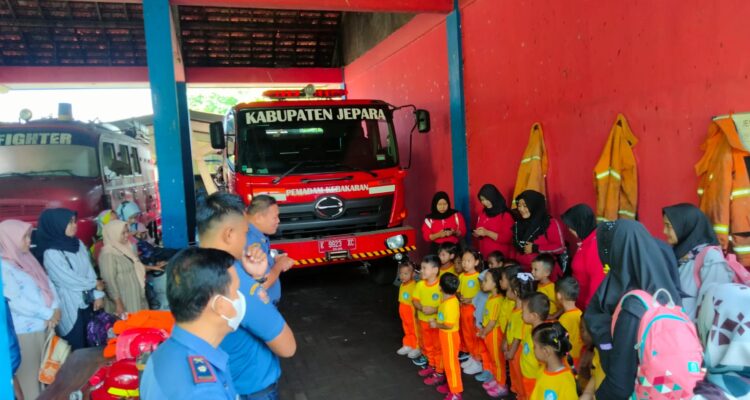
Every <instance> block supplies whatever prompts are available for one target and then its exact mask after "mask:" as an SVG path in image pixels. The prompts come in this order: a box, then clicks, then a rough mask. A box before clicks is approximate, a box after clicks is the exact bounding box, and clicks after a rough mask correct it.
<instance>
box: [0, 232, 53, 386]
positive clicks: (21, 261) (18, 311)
mask: <svg viewBox="0 0 750 400" xmlns="http://www.w3.org/2000/svg"><path fill="white" fill-rule="evenodd" d="M30 246H31V224H29V223H26V222H22V221H17V220H6V221H3V222H0V253H2V274H3V295H4V296H5V297H6V298H7V299H8V301H9V306H10V315H8V318H10V317H11V316H12V319H13V326H14V329H15V334H16V335H17V336H18V343H19V345H20V348H21V365H20V366H19V369H18V371H17V375H16V376H17V378H18V382H19V384H20V386H21V389H22V390H23V393H24V394H25V396H26V397H27V398H30V399H35V398H37V396H39V393H40V391H41V387H40V386H39V368H40V367H41V363H42V351H43V350H44V341H45V339H46V337H47V334H46V332H47V330H48V329H54V328H55V326H57V323H58V322H59V321H60V305H59V301H58V298H57V293H55V289H54V288H53V285H52V282H51V281H50V279H49V277H47V274H46V273H44V269H42V266H41V265H39V262H38V261H37V260H36V258H34V256H33V255H32V254H31V253H30V252H29V248H30Z"/></svg>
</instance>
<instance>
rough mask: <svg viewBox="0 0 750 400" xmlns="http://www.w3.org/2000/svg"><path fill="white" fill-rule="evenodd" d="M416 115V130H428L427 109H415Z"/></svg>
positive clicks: (428, 113) (422, 131)
mask: <svg viewBox="0 0 750 400" xmlns="http://www.w3.org/2000/svg"><path fill="white" fill-rule="evenodd" d="M414 114H416V116H417V130H418V131H419V133H427V132H429V131H430V112H429V111H427V110H417V111H415V112H414Z"/></svg>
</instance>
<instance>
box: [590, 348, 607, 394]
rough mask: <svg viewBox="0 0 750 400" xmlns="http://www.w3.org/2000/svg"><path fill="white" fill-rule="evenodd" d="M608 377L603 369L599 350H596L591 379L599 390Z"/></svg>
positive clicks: (592, 362)
mask: <svg viewBox="0 0 750 400" xmlns="http://www.w3.org/2000/svg"><path fill="white" fill-rule="evenodd" d="M606 376H607V375H606V374H605V373H604V369H603V368H602V362H601V360H600V359H599V349H594V359H593V360H592V361H591V379H593V380H594V384H595V385H596V388H597V389H599V386H600V385H601V384H602V382H604V378H605V377H606Z"/></svg>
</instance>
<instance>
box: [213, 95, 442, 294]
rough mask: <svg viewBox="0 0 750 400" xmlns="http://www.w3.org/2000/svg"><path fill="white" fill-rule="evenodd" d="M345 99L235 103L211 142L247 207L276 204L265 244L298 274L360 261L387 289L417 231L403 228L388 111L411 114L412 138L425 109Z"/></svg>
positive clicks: (421, 127)
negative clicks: (266, 200) (256, 199)
mask: <svg viewBox="0 0 750 400" xmlns="http://www.w3.org/2000/svg"><path fill="white" fill-rule="evenodd" d="M345 95H346V90H345V89H336V90H321V89H317V90H316V89H315V88H314V87H313V86H312V85H308V86H307V87H305V88H304V89H302V90H271V91H266V92H264V96H265V97H268V98H269V101H262V102H253V103H242V104H238V105H236V106H234V107H233V108H232V109H231V110H230V111H229V112H228V113H227V115H226V117H225V119H224V121H223V122H217V123H213V124H212V125H211V126H210V135H211V145H212V147H213V148H214V149H218V150H221V151H222V154H223V157H222V158H223V172H222V174H223V181H224V182H225V189H226V190H228V191H230V192H232V193H236V194H238V195H240V196H241V197H242V198H243V200H244V201H245V202H246V203H249V202H250V201H251V200H252V198H253V196H258V195H261V194H265V195H269V196H271V197H273V198H275V199H276V201H277V203H278V205H279V218H280V225H279V228H278V231H277V232H276V234H275V235H273V236H272V237H271V246H272V248H273V249H275V250H277V251H279V252H285V253H287V254H288V255H289V256H290V257H292V258H294V259H295V260H297V263H296V265H295V268H304V267H312V266H319V265H327V264H332V263H343V262H351V261H362V262H365V263H366V265H368V267H369V269H370V273H371V276H372V278H373V279H374V280H375V281H376V282H379V283H390V282H393V279H394V278H395V273H396V269H395V262H394V260H399V259H402V258H403V257H404V255H405V253H408V252H410V251H412V250H415V249H416V246H415V244H416V233H415V230H414V228H412V227H410V226H406V225H404V220H405V219H406V215H407V210H406V205H405V202H404V191H405V188H404V178H405V177H406V171H405V169H404V168H403V167H402V166H401V164H400V160H399V151H398V143H397V141H396V131H395V129H394V124H393V115H394V112H396V111H397V110H401V109H406V110H412V111H413V114H414V117H413V119H414V129H412V133H413V132H414V131H415V130H417V131H419V132H421V133H426V132H428V131H429V130H430V121H429V113H428V112H427V111H425V110H418V109H416V107H414V106H411V105H410V106H404V107H394V106H391V105H389V104H388V103H386V102H383V101H379V100H349V99H346V100H344V99H340V98H342V97H344V96H345ZM335 98H339V99H335ZM409 118H412V117H411V116H409ZM410 142H411V140H410Z"/></svg>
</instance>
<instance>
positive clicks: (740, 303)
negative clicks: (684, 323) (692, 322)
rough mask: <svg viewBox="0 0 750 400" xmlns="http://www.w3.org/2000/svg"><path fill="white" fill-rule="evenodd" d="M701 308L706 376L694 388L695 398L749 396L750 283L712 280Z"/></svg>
mask: <svg viewBox="0 0 750 400" xmlns="http://www.w3.org/2000/svg"><path fill="white" fill-rule="evenodd" d="M706 288H707V290H706V291H705V296H703V301H702V303H701V306H700V311H699V312H698V323H697V325H698V335H699V336H700V338H701V341H702V342H703V348H704V353H703V360H704V363H705V365H706V369H707V373H706V378H705V379H704V380H703V381H702V382H698V384H697V385H696V386H695V389H694V390H693V393H694V394H695V396H694V397H693V400H735V399H742V400H748V399H750V329H748V326H747V325H748V318H747V317H746V315H747V305H748V304H749V303H750V287H748V286H745V285H740V284H737V283H725V284H710V285H707V286H706Z"/></svg>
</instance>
